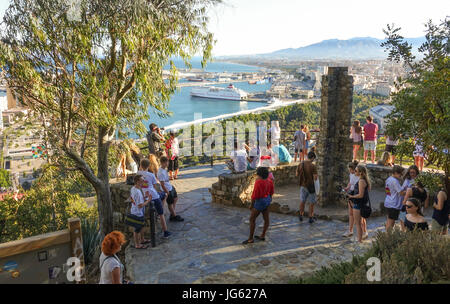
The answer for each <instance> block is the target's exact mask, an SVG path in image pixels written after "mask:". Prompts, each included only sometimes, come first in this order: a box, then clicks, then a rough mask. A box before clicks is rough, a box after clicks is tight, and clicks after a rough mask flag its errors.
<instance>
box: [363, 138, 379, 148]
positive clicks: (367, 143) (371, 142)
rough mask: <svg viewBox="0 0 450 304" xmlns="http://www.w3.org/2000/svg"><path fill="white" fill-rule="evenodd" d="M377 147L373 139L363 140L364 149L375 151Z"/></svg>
mask: <svg viewBox="0 0 450 304" xmlns="http://www.w3.org/2000/svg"><path fill="white" fill-rule="evenodd" d="M376 149H377V142H376V141H375V140H365V141H364V150H368V151H375V150H376Z"/></svg>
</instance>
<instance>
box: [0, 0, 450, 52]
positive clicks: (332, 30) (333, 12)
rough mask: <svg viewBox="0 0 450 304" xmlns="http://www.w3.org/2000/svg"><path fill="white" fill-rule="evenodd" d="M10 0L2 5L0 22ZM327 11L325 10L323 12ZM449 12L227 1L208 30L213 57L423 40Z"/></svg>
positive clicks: (432, 6) (413, 6) (437, 1)
mask: <svg viewBox="0 0 450 304" xmlns="http://www.w3.org/2000/svg"><path fill="white" fill-rule="evenodd" d="M9 3H10V1H9V0H1V1H0V20H2V19H3V16H4V14H5V11H6V9H7V8H8V5H9ZM325 8H326V9H325ZM449 11H450V4H449V2H448V1H444V0H430V1H427V3H426V5H424V3H423V2H419V1H416V0H414V1H408V3H407V4H405V2H403V1H388V0H380V1H377V2H376V4H375V3H372V2H367V1H366V2H364V3H363V4H361V1H356V0H347V1H339V2H336V1H330V0H321V1H314V2H303V1H294V0H279V1H273V0H245V1H238V0H226V1H224V3H222V4H220V5H218V6H215V7H213V8H210V9H209V12H208V16H209V18H210V21H209V27H208V28H209V30H210V31H211V32H212V33H213V34H214V37H215V39H216V41H217V42H216V44H215V46H214V48H213V55H214V56H236V55H252V54H264V53H270V52H273V51H277V50H280V49H285V48H299V47H303V46H307V45H310V44H314V43H318V42H321V41H323V40H329V39H340V40H347V39H351V38H355V37H373V38H379V39H383V38H385V37H384V34H383V29H384V28H385V27H386V25H387V24H392V23H394V24H395V25H396V26H399V27H402V29H403V31H402V34H403V35H404V36H405V37H408V38H417V37H422V36H424V33H425V32H424V31H425V27H424V24H425V23H426V22H427V21H428V20H430V19H431V20H433V21H434V22H435V23H438V22H439V21H441V20H444V19H445V17H446V15H448V12H449Z"/></svg>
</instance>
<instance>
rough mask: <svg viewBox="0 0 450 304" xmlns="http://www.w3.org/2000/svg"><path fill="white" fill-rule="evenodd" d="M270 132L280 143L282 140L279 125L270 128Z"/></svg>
mask: <svg viewBox="0 0 450 304" xmlns="http://www.w3.org/2000/svg"><path fill="white" fill-rule="evenodd" d="M270 134H271V137H272V139H273V140H274V141H277V142H278V143H279V142H280V137H281V130H280V128H279V127H278V128H277V127H272V128H270Z"/></svg>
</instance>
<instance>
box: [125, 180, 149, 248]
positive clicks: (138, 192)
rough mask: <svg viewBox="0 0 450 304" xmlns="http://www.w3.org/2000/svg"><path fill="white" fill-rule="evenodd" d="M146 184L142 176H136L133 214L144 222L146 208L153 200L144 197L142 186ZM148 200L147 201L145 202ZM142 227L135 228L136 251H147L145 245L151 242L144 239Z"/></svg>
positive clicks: (133, 193) (132, 195)
mask: <svg viewBox="0 0 450 304" xmlns="http://www.w3.org/2000/svg"><path fill="white" fill-rule="evenodd" d="M143 184H144V180H143V178H142V175H136V176H135V177H134V186H133V187H132V188H131V191H130V193H131V210H130V212H131V214H133V215H135V216H138V217H139V218H141V219H142V220H143V219H144V206H147V205H148V204H149V203H150V201H151V200H152V197H151V196H144V192H143V191H142V186H143ZM146 198H147V200H145V199H146ZM142 227H143V226H140V227H135V228H134V232H133V235H134V248H136V249H146V248H147V247H148V246H145V245H144V244H148V243H149V241H148V240H145V239H144V236H143V233H142Z"/></svg>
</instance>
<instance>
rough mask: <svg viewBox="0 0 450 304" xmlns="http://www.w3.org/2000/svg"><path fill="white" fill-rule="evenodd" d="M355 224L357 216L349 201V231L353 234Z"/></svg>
mask: <svg viewBox="0 0 450 304" xmlns="http://www.w3.org/2000/svg"><path fill="white" fill-rule="evenodd" d="M354 225H355V218H354V217H353V207H352V203H351V202H349V203H348V232H349V234H353V226H354Z"/></svg>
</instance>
